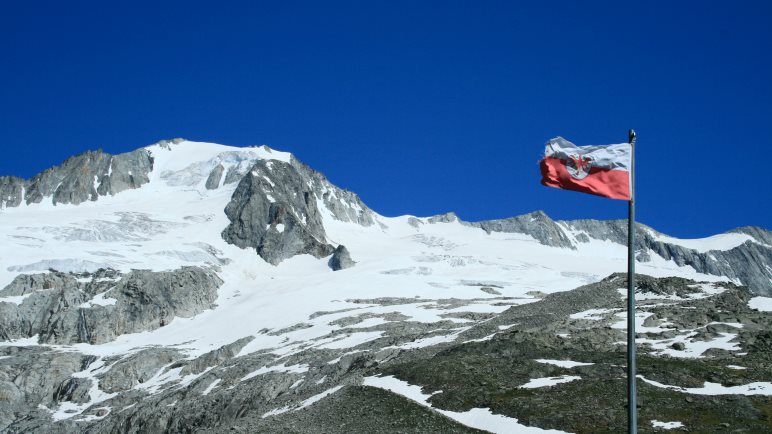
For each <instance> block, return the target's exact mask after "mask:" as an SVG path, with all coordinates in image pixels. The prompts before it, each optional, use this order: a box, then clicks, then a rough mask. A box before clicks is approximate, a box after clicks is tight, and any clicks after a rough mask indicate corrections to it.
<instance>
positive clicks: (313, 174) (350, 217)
mask: <svg viewBox="0 0 772 434" xmlns="http://www.w3.org/2000/svg"><path fill="white" fill-rule="evenodd" d="M290 164H291V165H292V167H294V168H295V170H297V172H298V174H300V176H301V178H303V180H304V182H305V183H306V184H307V185H308V186H309V188H310V189H311V191H312V192H313V193H314V196H315V197H316V198H317V199H319V200H320V201H321V202H322V203H323V204H324V207H325V208H326V209H327V210H328V211H329V212H330V215H331V216H332V217H333V218H334V219H336V220H340V221H343V222H351V223H356V224H358V225H361V226H371V225H373V224H374V223H375V222H376V220H375V216H376V215H375V213H374V212H373V211H372V210H371V209H370V208H368V207H367V205H365V203H364V202H362V199H360V198H359V196H358V195H357V194H356V193H354V192H351V191H348V190H344V189H342V188H339V187H337V186H335V185H333V184H332V183H331V182H330V181H328V180H327V178H326V177H325V176H324V175H323V174H322V173H320V172H317V171H316V170H314V169H312V168H311V167H309V166H308V165H306V164H305V163H303V162H302V161H300V160H298V159H297V158H295V157H294V156H293V157H292V159H291V160H290Z"/></svg>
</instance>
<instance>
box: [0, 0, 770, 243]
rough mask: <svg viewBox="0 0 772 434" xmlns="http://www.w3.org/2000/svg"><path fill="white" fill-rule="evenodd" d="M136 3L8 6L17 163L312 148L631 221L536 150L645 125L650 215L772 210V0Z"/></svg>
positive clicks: (468, 214) (10, 122)
mask: <svg viewBox="0 0 772 434" xmlns="http://www.w3.org/2000/svg"><path fill="white" fill-rule="evenodd" d="M107 3H110V4H107ZM116 3H117V2H93V3H83V2H78V1H67V2H4V3H3V5H2V9H1V10H0V48H2V63H1V64H0V65H1V66H2V67H0V83H2V90H0V143H2V151H3V153H2V155H3V158H2V159H0V174H13V175H17V176H23V177H29V176H32V175H33V174H35V173H37V172H38V171H40V170H42V169H45V168H47V167H49V166H51V165H54V164H58V163H59V162H61V161H62V160H63V159H65V158H66V157H68V156H70V155H72V154H74V153H78V152H81V151H85V150H88V149H96V148H103V149H105V150H106V151H108V152H111V153H118V152H123V151H128V150H132V149H135V148H138V147H140V146H144V145H147V144H150V143H153V142H155V141H157V140H160V139H164V138H173V137H185V138H188V139H191V140H201V141H213V142H219V143H224V144H231V145H251V144H268V145H269V146H272V147H274V148H277V149H281V150H286V151H291V152H293V153H295V154H296V155H297V156H298V157H299V158H300V159H301V160H304V161H305V162H307V163H308V164H310V165H311V166H312V167H314V168H316V169H318V170H320V171H322V172H324V173H325V174H326V175H327V176H328V177H329V178H330V179H331V180H332V181H333V182H334V183H336V184H338V185H340V186H342V187H345V188H348V189H350V190H353V191H355V192H357V193H359V194H360V196H362V198H363V200H364V201H365V202H366V203H368V204H369V205H370V206H371V207H372V208H374V209H375V210H376V211H378V212H380V213H382V214H385V215H398V214H414V215H430V214H436V213H441V212H446V211H455V212H457V213H458V214H459V215H460V216H461V217H462V218H464V219H467V220H480V219H491V218H502V217H508V216H512V215H517V214H522V213H526V212H530V211H532V210H536V209H542V210H544V211H546V212H547V213H548V214H550V215H551V216H553V217H555V218H624V217H626V210H627V208H626V203H625V202H622V201H614V200H609V199H602V198H595V197H592V196H588V195H583V194H579V193H573V192H567V191H560V190H555V189H549V188H546V187H542V186H540V185H539V174H538V166H537V160H538V159H539V157H540V155H541V153H542V151H543V144H544V142H546V141H547V140H548V139H549V138H551V137H554V136H557V135H562V136H564V137H566V138H568V139H569V140H572V141H574V142H575V143H577V144H580V145H583V144H603V143H617V142H622V141H625V140H626V138H627V129H628V128H635V129H636V130H637V131H638V136H639V142H638V149H637V168H638V174H637V179H638V217H639V221H642V222H644V223H648V224H650V225H652V226H654V227H656V228H658V229H660V230H662V231H664V232H667V233H670V234H673V235H676V236H680V237H697V236H705V235H709V234H713V233H716V232H721V231H724V230H727V229H730V228H733V227H737V226H743V225H759V226H764V227H767V228H770V227H771V226H772V225H771V224H770V223H772V205H770V203H769V202H770V198H772V193H771V191H772V177H771V176H770V161H772V159H771V158H770V155H769V152H770V149H772V135H771V134H770V132H769V127H770V123H771V122H770V121H771V120H772V26H770V23H771V22H772V2H769V1H758V2H745V1H737V2H728V1H726V2H704V1H699V2H697V1H695V2H681V1H679V2H667V1H654V2H649V1H642V2H619V1H613V2H611V1H610V2H602V3H595V2H593V3H590V2H574V1H571V2H560V1H553V2H538V1H534V2H514V1H500V2H498V1H466V2H456V1H437V2H428V1H405V2H401V1H352V2H308V3H306V2H293V1H286V2H285V1H281V2H278V1H274V2H243V3H237V2H210V3H208V4H204V3H198V2H191V1H186V2H160V1H158V2H121V3H120V4H116Z"/></svg>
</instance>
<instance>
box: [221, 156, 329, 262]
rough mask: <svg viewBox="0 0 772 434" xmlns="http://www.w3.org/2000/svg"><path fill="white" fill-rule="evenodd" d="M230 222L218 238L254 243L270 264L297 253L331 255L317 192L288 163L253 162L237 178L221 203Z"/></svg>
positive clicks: (240, 244)
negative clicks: (228, 197)
mask: <svg viewBox="0 0 772 434" xmlns="http://www.w3.org/2000/svg"><path fill="white" fill-rule="evenodd" d="M225 214H226V215H227V216H228V218H229V219H230V221H231V223H230V225H228V227H227V228H226V229H225V231H223V234H222V235H223V238H224V239H225V240H226V241H228V242H229V243H231V244H235V245H237V246H239V247H242V248H246V247H254V248H255V249H256V250H257V254H258V255H260V256H261V257H262V258H263V259H265V260H266V261H267V262H269V263H271V264H278V263H279V262H281V261H282V260H284V259H287V258H290V257H292V256H295V255H300V254H310V255H313V256H315V257H317V258H322V257H325V256H329V255H330V254H332V252H333V250H334V247H333V246H331V245H330V244H329V243H328V242H327V236H326V234H325V231H324V225H323V224H322V216H321V214H320V210H319V208H318V207H317V201H316V195H315V194H314V192H313V190H311V187H309V185H308V183H307V182H306V179H304V177H303V176H301V174H300V173H299V172H298V171H297V170H296V169H295V168H294V167H293V166H292V165H290V164H288V163H284V162H281V161H275V160H262V161H259V162H257V163H256V164H255V165H254V167H252V171H251V172H250V173H249V174H247V176H245V177H244V178H243V179H242V180H241V182H239V185H238V187H236V191H234V193H233V197H232V198H231V202H230V203H229V204H228V206H226V207H225Z"/></svg>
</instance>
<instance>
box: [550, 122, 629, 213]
mask: <svg viewBox="0 0 772 434" xmlns="http://www.w3.org/2000/svg"><path fill="white" fill-rule="evenodd" d="M632 153H633V148H632V145H630V144H629V143H620V144H618V145H601V146H576V145H574V144H573V143H571V142H569V141H568V140H566V139H564V138H562V137H556V138H554V139H552V140H550V141H549V142H547V146H546V148H545V149H544V159H542V160H541V163H540V166H541V175H542V178H541V183H542V184H543V185H546V186H547V187H554V188H562V189H564V190H574V191H581V192H583V193H589V194H594V195H597V196H603V197H608V198H611V199H623V200H630V198H631V197H632V194H631V191H630V186H631V184H632V182H631V179H630V173H631V171H632Z"/></svg>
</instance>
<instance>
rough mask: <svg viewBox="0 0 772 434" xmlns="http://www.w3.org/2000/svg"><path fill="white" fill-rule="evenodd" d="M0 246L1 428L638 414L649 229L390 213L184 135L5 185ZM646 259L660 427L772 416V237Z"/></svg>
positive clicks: (580, 420) (477, 426)
mask: <svg viewBox="0 0 772 434" xmlns="http://www.w3.org/2000/svg"><path fill="white" fill-rule="evenodd" d="M449 206H452V204H449ZM0 237H2V239H3V242H2V244H1V245H0V432H40V433H43V432H45V433H49V432H54V433H56V432H61V433H71V432H72V433H75V432H91V433H103V432H104V433H108V432H109V433H114V432H126V433H144V432H250V433H252V432H303V433H307V432H325V433H330V432H486V431H488V432H620V431H623V430H624V423H625V421H624V415H625V409H624V407H623V402H624V397H625V395H624V394H625V392H624V384H625V383H624V381H625V380H624V378H625V373H624V368H623V366H624V332H625V327H626V325H625V321H624V290H623V288H624V287H625V284H626V276H625V275H624V274H619V273H620V272H623V271H624V270H625V269H626V257H627V256H626V245H625V243H626V240H627V225H626V222H625V221H598V220H574V221H555V220H553V219H551V218H550V217H549V216H547V215H546V214H544V213H543V212H540V211H536V212H533V213H530V214H526V215H523V216H518V217H513V218H508V219H501V220H491V221H481V222H465V221H462V220H460V219H459V218H458V217H457V216H455V215H454V214H452V213H449V214H443V215H438V216H432V217H414V216H400V217H385V216H382V215H380V214H378V213H377V212H375V211H373V210H372V209H370V208H369V207H368V206H367V205H366V204H364V203H363V202H362V201H361V200H360V198H359V197H358V196H357V195H356V194H355V193H352V192H350V191H347V190H344V189H341V188H339V187H337V186H335V185H333V184H332V183H331V182H330V181H329V180H328V179H327V178H326V177H325V176H324V175H322V174H321V173H319V172H317V171H315V170H313V169H312V168H310V167H308V166H307V165H305V164H304V163H302V162H301V161H299V160H298V159H297V158H296V157H295V156H293V155H291V154H289V153H285V152H280V151H277V150H273V149H270V148H268V147H266V146H261V147H248V148H237V147H230V146H223V145H217V144H211V143H200V142H190V141H186V140H182V139H175V140H171V141H162V142H159V143H156V144H154V145H150V146H148V147H145V148H141V149H138V150H136V151H133V152H130V153H125V154H119V155H109V154H107V153H104V152H102V151H96V152H86V153H83V154H80V155H77V156H74V157H71V158H70V159H68V160H66V161H65V162H64V163H62V164H61V165H59V166H55V167H52V168H50V169H48V170H45V171H44V172H41V173H40V174H38V175H36V176H34V177H32V178H31V179H28V180H25V179H21V178H16V177H0ZM636 259H637V261H638V264H637V268H638V271H639V272H640V273H641V276H640V278H639V284H638V297H639V298H640V301H639V304H640V309H639V311H638V314H637V315H638V318H639V324H638V328H637V332H638V336H637V340H638V346H639V352H640V354H641V357H640V361H639V363H640V373H641V377H640V382H639V387H640V394H641V409H640V415H641V421H640V422H639V425H640V427H641V431H642V432H658V431H662V430H666V429H675V430H688V431H692V432H726V431H731V432H765V431H769V430H772V383H770V382H772V373H771V372H772V371H770V369H769V366H772V335H770V331H769V330H770V326H772V312H771V311H772V298H769V297H770V296H772V232H770V231H769V230H767V229H765V228H758V227H743V228H738V229H735V230H733V231H730V232H727V233H723V234H718V235H715V236H712V237H708V238H704V239H696V240H683V239H678V238H674V237H670V236H667V235H665V234H662V233H660V232H658V231H656V230H655V229H653V228H650V227H648V226H645V225H642V224H639V225H638V226H637V244H636Z"/></svg>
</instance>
